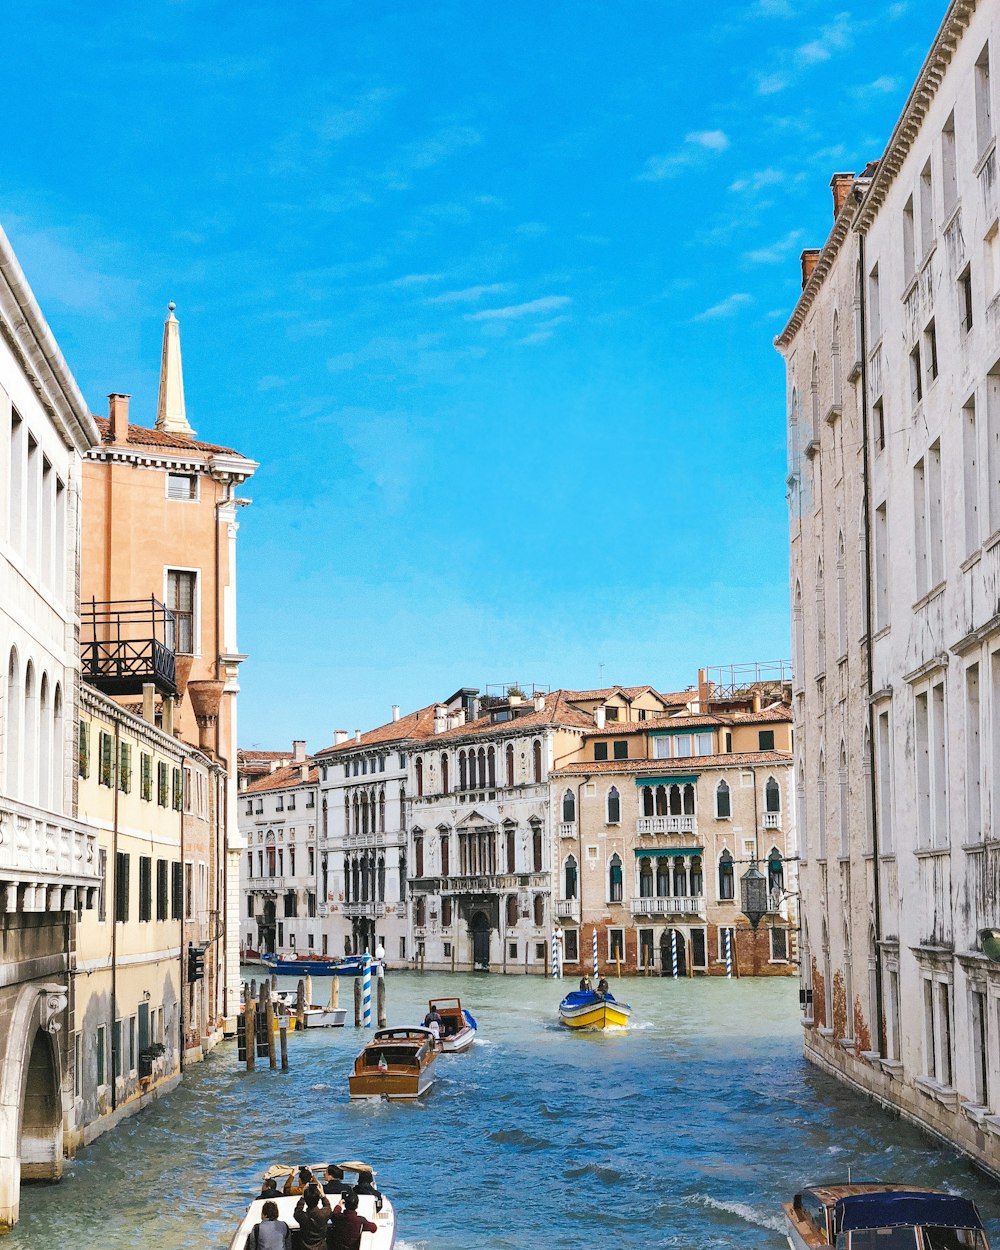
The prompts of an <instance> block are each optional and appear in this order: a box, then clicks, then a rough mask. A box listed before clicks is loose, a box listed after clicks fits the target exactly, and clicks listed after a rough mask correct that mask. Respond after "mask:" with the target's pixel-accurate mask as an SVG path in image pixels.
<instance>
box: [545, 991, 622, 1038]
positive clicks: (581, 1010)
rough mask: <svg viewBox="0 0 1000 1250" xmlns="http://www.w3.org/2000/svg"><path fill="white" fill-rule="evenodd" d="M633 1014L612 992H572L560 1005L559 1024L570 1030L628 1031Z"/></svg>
mask: <svg viewBox="0 0 1000 1250" xmlns="http://www.w3.org/2000/svg"><path fill="white" fill-rule="evenodd" d="M631 1014H632V1008H631V1007H630V1006H629V1005H628V1003H621V1002H619V1001H618V999H617V998H615V996H614V995H613V994H612V993H611V991H610V990H608V991H606V992H604V993H601V992H600V991H598V990H571V991H570V992H569V993H568V994H567V995H566V997H565V998H564V999H563V1000H562V1002H561V1003H560V1004H559V1023H560V1024H565V1025H566V1026H567V1028H570V1029H626V1028H628V1022H629V1017H630V1016H631Z"/></svg>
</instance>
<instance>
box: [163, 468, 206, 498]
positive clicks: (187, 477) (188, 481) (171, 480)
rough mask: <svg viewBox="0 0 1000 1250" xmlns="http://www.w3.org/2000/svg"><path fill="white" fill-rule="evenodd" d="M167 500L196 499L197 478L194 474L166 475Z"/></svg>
mask: <svg viewBox="0 0 1000 1250" xmlns="http://www.w3.org/2000/svg"><path fill="white" fill-rule="evenodd" d="M167 498H168V499H197V498H198V478H197V475H196V474H194V473H168V474H167Z"/></svg>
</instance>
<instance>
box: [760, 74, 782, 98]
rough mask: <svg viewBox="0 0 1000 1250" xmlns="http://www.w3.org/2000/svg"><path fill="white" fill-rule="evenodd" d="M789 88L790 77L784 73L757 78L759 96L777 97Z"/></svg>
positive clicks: (761, 75) (762, 75)
mask: <svg viewBox="0 0 1000 1250" xmlns="http://www.w3.org/2000/svg"><path fill="white" fill-rule="evenodd" d="M787 86H788V77H787V75H785V74H782V73H774V74H760V75H759V76H758V78H757V94H758V95H777V94H778V92H779V91H784V90H785V88H786V87H787Z"/></svg>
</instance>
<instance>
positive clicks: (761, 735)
mask: <svg viewBox="0 0 1000 1250" xmlns="http://www.w3.org/2000/svg"><path fill="white" fill-rule="evenodd" d="M757 750H758V751H773V750H774V730H773V729H760V730H758V732H757Z"/></svg>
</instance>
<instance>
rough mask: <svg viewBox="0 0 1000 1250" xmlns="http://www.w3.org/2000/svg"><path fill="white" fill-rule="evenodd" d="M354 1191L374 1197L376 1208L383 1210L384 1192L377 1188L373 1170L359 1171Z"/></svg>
mask: <svg viewBox="0 0 1000 1250" xmlns="http://www.w3.org/2000/svg"><path fill="white" fill-rule="evenodd" d="M354 1192H355V1193H356V1194H360V1195H367V1196H369V1197H372V1198H374V1199H375V1210H376V1211H381V1210H382V1194H381V1193H380V1192H379V1190H377V1189H376V1188H375V1177H374V1176H373V1175H372V1173H371V1172H363V1171H359V1172H358V1180H357V1183H356V1184H355V1186H354Z"/></svg>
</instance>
